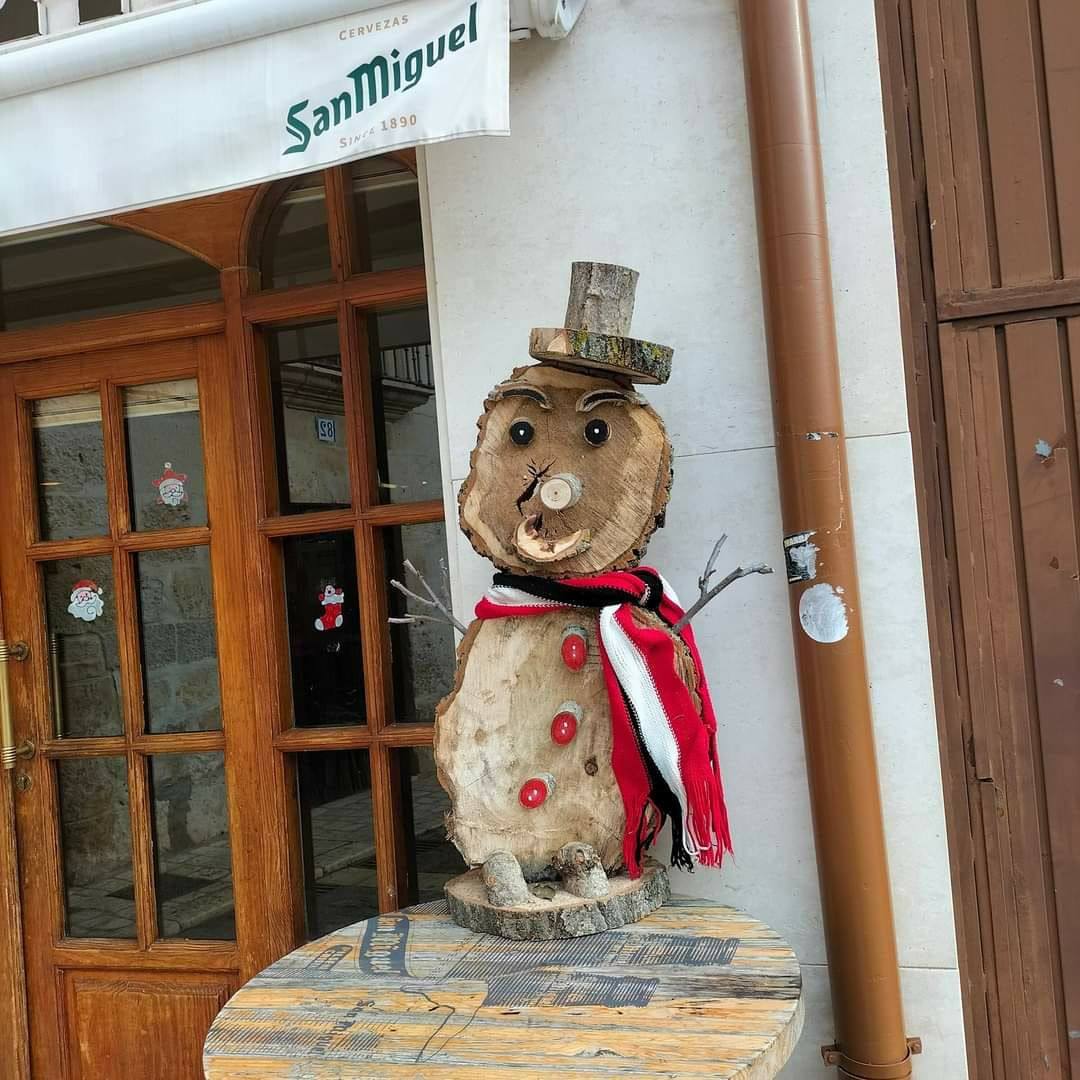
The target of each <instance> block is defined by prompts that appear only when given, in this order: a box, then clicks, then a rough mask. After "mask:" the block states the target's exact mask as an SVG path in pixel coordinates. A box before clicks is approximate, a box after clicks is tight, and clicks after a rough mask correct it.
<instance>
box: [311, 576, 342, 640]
mask: <svg viewBox="0 0 1080 1080" xmlns="http://www.w3.org/2000/svg"><path fill="white" fill-rule="evenodd" d="M319 603H320V604H322V606H323V612H322V614H321V615H320V616H319V617H318V618H317V619H316V620H315V629H316V630H338V629H340V628H341V624H342V623H343V622H344V621H345V616H344V615H343V614H342V610H341V609H342V607H343V606H344V604H345V590H344V589H339V588H338V587H337V586H336V585H335V584H334V583H333V582H329V583H327V584H326V585H324V586H323V590H322V592H320V593H319Z"/></svg>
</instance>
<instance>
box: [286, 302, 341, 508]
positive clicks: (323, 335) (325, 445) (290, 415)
mask: <svg viewBox="0 0 1080 1080" xmlns="http://www.w3.org/2000/svg"><path fill="white" fill-rule="evenodd" d="M266 357H267V367H268V369H269V373H270V397H271V402H272V408H273V419H274V445H275V450H276V455H277V472H278V499H279V503H280V506H279V508H278V509H279V512H280V513H282V514H299V513H302V512H304V511H305V510H330V509H338V508H340V507H347V506H348V505H349V503H350V501H351V500H350V497H349V450H348V439H347V438H346V430H345V392H344V389H343V387H342V376H341V352H340V348H339V346H338V332H337V323H336V322H334V321H333V320H332V319H331V320H329V321H328V322H318V323H308V324H307V325H304V326H290V327H288V328H286V329H283V330H272V331H268V332H267V334H266Z"/></svg>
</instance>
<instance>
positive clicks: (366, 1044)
mask: <svg viewBox="0 0 1080 1080" xmlns="http://www.w3.org/2000/svg"><path fill="white" fill-rule="evenodd" d="M802 1017H803V1009H802V999H801V982H800V976H799V963H798V960H797V959H796V957H795V954H794V952H793V951H792V950H791V948H790V946H788V945H787V944H786V943H785V942H784V941H782V940H781V939H780V938H779V937H778V936H777V934H776V933H775V932H774V931H772V930H770V929H769V928H768V927H767V926H765V925H763V924H762V923H760V922H758V921H757V920H756V919H753V918H751V917H750V916H749V915H746V914H744V913H742V912H740V911H737V910H736V909H734V908H730V907H724V906H721V905H719V904H716V903H714V902H712V901H708V900H697V899H686V898H676V899H673V900H671V901H669V902H668V903H667V904H665V905H664V906H663V907H662V908H660V909H659V910H658V911H655V912H653V914H651V915H649V916H648V917H647V918H645V919H643V920H642V921H641V922H639V923H635V924H633V925H631V926H623V927H620V928H619V929H618V930H609V931H607V932H605V933H602V934H594V935H592V936H590V937H580V938H571V939H566V940H559V941H507V940H504V939H503V938H498V937H492V936H489V935H486V934H474V933H472V932H471V931H469V930H465V929H462V928H461V927H459V926H457V925H455V924H454V923H453V922H452V921H451V920H450V916H449V914H448V911H447V906H446V902H445V901H444V900H436V901H432V902H430V903H428V904H421V905H420V906H418V907H413V908H409V909H408V910H406V911H401V912H395V913H393V914H389V915H381V916H379V917H377V918H374V919H368V920H367V921H365V922H360V923H356V924H355V925H353V926H348V927H345V928H344V929H342V930H338V931H336V932H335V933H333V934H330V935H328V936H327V937H324V938H320V939H319V940H318V941H313V942H311V943H310V944H308V945H304V946H303V947H302V948H299V949H297V950H296V951H295V952H292V953H290V954H289V955H288V956H285V957H282V959H280V960H278V961H277V962H276V963H274V964H272V965H271V966H270V967H268V968H267V969H266V970H265V971H263V972H262V973H261V974H260V975H258V976H256V977H255V978H254V979H252V980H251V982H249V983H247V984H246V985H245V986H244V987H243V988H242V989H241V990H240V991H239V992H238V993H237V994H235V995H234V997H233V998H232V999H231V1000H230V1001H229V1003H228V1004H227V1005H226V1006H225V1008H224V1009H223V1010H222V1011H221V1013H220V1014H219V1015H218V1017H217V1019H216V1020H215V1021H214V1024H213V1026H212V1027H211V1029H210V1033H209V1035H208V1036H207V1040H206V1047H205V1053H204V1067H205V1071H206V1076H207V1078H208V1080H242V1078H243V1080H246V1078H251V1077H259V1078H260V1080H264V1078H267V1077H293V1078H295V1077H304V1078H311V1080H324V1078H325V1080H329V1078H331V1077H333V1078H340V1077H356V1078H360V1077H364V1078H368V1077H370V1078H382V1077H423V1078H425V1080H427V1078H429V1077H430V1078H432V1080H465V1078H466V1077H467V1078H469V1080H476V1078H478V1077H485V1078H486V1077H498V1076H502V1075H503V1074H504V1073H505V1075H506V1076H507V1077H508V1078H509V1077H511V1076H513V1077H514V1078H516V1080H524V1078H528V1077H540V1076H544V1077H557V1078H558V1080H602V1078H604V1077H644V1076H648V1077H668V1078H680V1080H681V1078H683V1077H710V1078H714V1080H719V1078H724V1077H727V1078H735V1077H738V1078H739V1080H762V1078H769V1077H774V1076H775V1075H776V1074H777V1073H778V1072H779V1071H780V1068H781V1067H782V1066H783V1064H784V1062H786V1061H787V1059H788V1057H789V1056H790V1054H791V1051H792V1049H793V1048H794V1046H795V1042H796V1040H797V1039H798V1037H799V1032H800V1030H801V1027H802Z"/></svg>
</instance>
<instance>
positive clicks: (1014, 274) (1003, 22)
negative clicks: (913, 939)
mask: <svg viewBox="0 0 1080 1080" xmlns="http://www.w3.org/2000/svg"><path fill="white" fill-rule="evenodd" d="M877 6H878V15H879V38H880V44H881V55H882V65H883V75H884V79H883V81H884V90H885V104H886V114H887V123H886V128H887V131H888V133H889V152H890V172H891V176H892V184H893V196H894V200H893V201H894V214H895V221H896V238H897V251H898V262H899V270H900V284H901V304H902V309H903V315H904V329H905V334H906V338H907V340H906V353H907V358H908V370H909V388H910V402H911V417H912V432H913V435H914V441H915V454H916V463H917V471H918V478H919V481H920V483H919V497H920V515H921V518H922V521H923V526H924V530H925V531H924V555H925V563H926V566H927V572H928V582H927V587H928V597H929V610H930V612H931V620H932V622H931V637H932V642H933V646H934V650H933V655H934V664H935V681H936V689H937V697H938V706H939V720H940V732H941V746H942V760H943V765H944V769H945V780H946V804H947V814H948V820H949V841H950V846H951V850H952V856H953V871H954V874H953V876H954V884H955V890H956V912H957V930H958V939H959V945H960V963H961V970H962V975H963V977H964V1005H965V1017H966V1021H967V1028H968V1046H969V1059H970V1065H971V1073H972V1075H973V1077H976V1078H978V1080H991V1078H993V1080H1013V1078H1015V1080H1027V1078H1028V1077H1030V1076H1036V1075H1038V1076H1040V1077H1047V1078H1048V1080H1055V1078H1056V1080H1068V1078H1070V1077H1071V1078H1072V1080H1080V902H1078V899H1077V897H1078V895H1080V723H1078V722H1077V716H1078V708H1080V563H1078V529H1080V447H1078V444H1077V427H1078V411H1077V409H1078V404H1080V197H1078V194H1077V193H1078V191H1080V127H1078V125H1077V122H1076V118H1077V115H1078V114H1080V66H1078V65H1077V62H1076V51H1077V42H1078V40H1080V6H1078V5H1077V4H1076V2H1075V0H1031V2H1024V3H1021V2H1015V0H972V2H969V3H948V2H945V0H878V5H877Z"/></svg>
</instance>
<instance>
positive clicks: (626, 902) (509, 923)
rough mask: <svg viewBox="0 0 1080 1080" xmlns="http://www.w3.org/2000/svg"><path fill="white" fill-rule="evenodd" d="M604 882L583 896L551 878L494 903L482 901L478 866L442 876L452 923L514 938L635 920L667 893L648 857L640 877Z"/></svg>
mask: <svg viewBox="0 0 1080 1080" xmlns="http://www.w3.org/2000/svg"><path fill="white" fill-rule="evenodd" d="M610 885H611V888H610V889H609V891H608V893H607V895H606V896H601V897H598V898H597V899H595V900H586V899H584V898H583V897H580V896H574V895H573V894H572V893H568V892H566V891H564V890H563V889H562V888H560V887H559V885H558V883H557V882H537V883H536V884H534V885H530V886H529V892H530V893H532V902H531V903H529V904H527V905H521V906H518V907H497V906H496V905H494V904H491V903H489V902H488V898H487V893H486V892H485V890H484V882H483V878H482V871H481V870H480V869H476V870H470V871H469V872H468V873H467V874H461V875H459V876H458V877H456V878H452V879H451V880H450V881H448V882H447V883H446V899H447V902H448V903H449V905H450V915H451V917H452V918H453V920H454V922H456V923H457V924H458V926H464V927H467V928H468V929H469V930H475V931H476V932H477V933H481V934H497V935H499V937H504V938H511V939H512V940H514V941H550V940H552V939H553V938H572V937H585V936H586V935H588V934H599V933H601V932H602V931H604V930H613V929H614V928H615V927H617V926H626V925H627V924H628V923H635V922H637V921H638V920H639V919H643V918H645V916H646V915H648V914H649V912H651V911H655V910H656V909H657V908H658V907H660V905H661V904H663V903H664V901H665V900H667V899H668V897H670V896H671V884H670V883H669V881H668V875H667V871H666V870H665V869H664V868H663V867H662V866H661V865H660V864H659V863H658V862H655V861H654V860H652V859H646V860H645V864H644V866H643V867H642V872H641V877H639V878H637V879H636V880H634V879H631V878H629V877H628V876H627V875H626V874H620V875H619V876H618V877H613V878H611V879H610Z"/></svg>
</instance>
